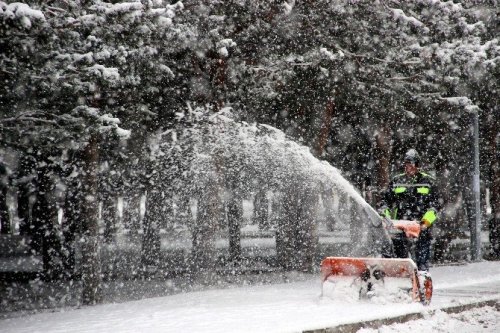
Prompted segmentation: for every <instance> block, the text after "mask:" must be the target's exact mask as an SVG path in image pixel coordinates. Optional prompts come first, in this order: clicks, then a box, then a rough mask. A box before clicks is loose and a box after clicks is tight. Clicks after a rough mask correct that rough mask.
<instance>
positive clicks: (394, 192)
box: [381, 171, 439, 224]
mask: <svg viewBox="0 0 500 333" xmlns="http://www.w3.org/2000/svg"><path fill="white" fill-rule="evenodd" d="M381 207H382V210H383V211H384V213H385V214H386V215H390V218H391V219H398V220H417V221H421V220H422V218H423V217H424V215H425V216H426V219H429V220H430V221H429V222H430V223H431V224H432V223H434V221H435V220H436V215H437V212H438V210H439V200H438V193H437V191H436V188H435V186H434V178H433V177H432V176H431V175H429V174H426V173H424V172H420V171H419V172H418V173H417V174H416V175H415V176H414V177H408V176H407V175H406V174H404V173H403V174H399V175H397V176H395V177H394V178H393V179H392V181H391V183H390V184H389V187H388V188H387V190H386V191H385V193H384V196H383V201H382V203H381ZM388 217H389V216H388Z"/></svg>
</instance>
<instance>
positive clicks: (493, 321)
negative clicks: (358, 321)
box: [358, 306, 500, 333]
mask: <svg viewBox="0 0 500 333" xmlns="http://www.w3.org/2000/svg"><path fill="white" fill-rule="evenodd" d="M499 315H500V312H499V311H498V310H497V309H496V308H494V307H491V306H485V307H481V308H477V309H472V310H468V311H464V312H460V313H454V314H447V313H446V312H444V311H441V310H438V311H436V313H435V314H433V315H430V316H428V317H427V318H424V319H419V320H412V321H409V322H406V323H397V324H392V325H387V326H382V327H379V328H377V329H373V328H363V329H360V330H358V333H415V332H453V333H458V332H467V333H474V332H500V319H499Z"/></svg>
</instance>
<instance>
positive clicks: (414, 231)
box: [392, 220, 421, 238]
mask: <svg viewBox="0 0 500 333" xmlns="http://www.w3.org/2000/svg"><path fill="white" fill-rule="evenodd" d="M392 223H393V226H394V228H396V229H399V230H401V231H403V232H404V233H405V235H406V237H408V238H418V236H420V231H421V228H420V223H419V222H418V221H410V220H393V221H392Z"/></svg>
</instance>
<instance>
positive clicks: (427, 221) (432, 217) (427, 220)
mask: <svg viewBox="0 0 500 333" xmlns="http://www.w3.org/2000/svg"><path fill="white" fill-rule="evenodd" d="M436 219H437V216H436V212H435V211H434V209H430V210H428V211H427V212H426V213H425V214H424V216H423V217H422V222H421V223H420V225H421V229H422V230H425V229H427V228H429V227H430V226H431V225H432V224H433V223H434V221H436Z"/></svg>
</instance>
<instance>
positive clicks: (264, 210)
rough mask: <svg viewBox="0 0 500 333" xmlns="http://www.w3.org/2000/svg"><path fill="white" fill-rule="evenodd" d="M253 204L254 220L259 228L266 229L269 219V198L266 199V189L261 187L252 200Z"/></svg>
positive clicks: (268, 225)
mask: <svg viewBox="0 0 500 333" xmlns="http://www.w3.org/2000/svg"><path fill="white" fill-rule="evenodd" d="M253 205H254V217H253V219H254V222H256V223H257V225H258V226H259V230H268V229H269V227H270V221H269V200H268V199H267V191H266V189H265V188H261V189H260V190H259V191H258V192H257V193H256V194H255V198H254V201H253Z"/></svg>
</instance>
